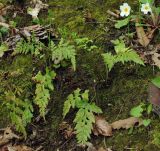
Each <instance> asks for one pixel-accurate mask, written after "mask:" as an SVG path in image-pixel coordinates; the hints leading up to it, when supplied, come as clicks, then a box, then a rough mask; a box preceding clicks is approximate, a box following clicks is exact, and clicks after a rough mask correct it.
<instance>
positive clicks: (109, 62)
mask: <svg viewBox="0 0 160 151" xmlns="http://www.w3.org/2000/svg"><path fill="white" fill-rule="evenodd" d="M112 42H113V43H114V44H115V46H114V49H115V52H116V55H112V54H111V53H104V54H102V56H103V59H104V63H105V65H106V66H107V67H108V69H109V71H110V70H111V69H112V68H113V66H114V65H115V64H116V63H117V62H121V63H123V64H124V63H125V62H129V61H132V62H135V63H137V64H140V65H144V63H143V61H142V60H141V58H140V57H139V55H138V54H137V53H136V52H135V51H134V50H133V49H131V48H128V47H126V46H125V43H124V41H122V40H121V41H120V40H115V41H112Z"/></svg>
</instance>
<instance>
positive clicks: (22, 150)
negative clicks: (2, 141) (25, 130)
mask: <svg viewBox="0 0 160 151" xmlns="http://www.w3.org/2000/svg"><path fill="white" fill-rule="evenodd" d="M7 149H8V151H34V150H33V149H32V148H30V147H28V146H25V145H15V146H8V147H7Z"/></svg>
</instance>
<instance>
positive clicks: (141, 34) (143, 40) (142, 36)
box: [136, 19, 150, 47]
mask: <svg viewBox="0 0 160 151" xmlns="http://www.w3.org/2000/svg"><path fill="white" fill-rule="evenodd" d="M136 32H137V37H138V42H139V43H140V44H141V45H142V46H144V47H146V46H148V44H149V43H150V39H149V38H148V37H147V35H146V33H145V31H144V28H143V27H142V26H140V25H139V21H138V19H137V20H136Z"/></svg>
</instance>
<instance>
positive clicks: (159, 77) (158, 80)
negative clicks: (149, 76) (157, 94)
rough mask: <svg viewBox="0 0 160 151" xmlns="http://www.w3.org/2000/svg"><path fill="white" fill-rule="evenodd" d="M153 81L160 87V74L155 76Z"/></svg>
mask: <svg viewBox="0 0 160 151" xmlns="http://www.w3.org/2000/svg"><path fill="white" fill-rule="evenodd" d="M151 82H152V83H153V84H154V85H155V86H157V87H158V88H160V76H157V77H155V78H154V79H153V80H152V81H151Z"/></svg>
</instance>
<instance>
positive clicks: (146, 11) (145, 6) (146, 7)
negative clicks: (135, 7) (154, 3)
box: [141, 3, 152, 14]
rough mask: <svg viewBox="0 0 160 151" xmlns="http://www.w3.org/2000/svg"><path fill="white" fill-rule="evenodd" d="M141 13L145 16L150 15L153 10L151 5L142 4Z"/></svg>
mask: <svg viewBox="0 0 160 151" xmlns="http://www.w3.org/2000/svg"><path fill="white" fill-rule="evenodd" d="M141 12H143V13H144V14H148V13H149V12H150V13H151V12H152V9H151V7H150V5H149V3H146V4H142V7H141Z"/></svg>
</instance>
